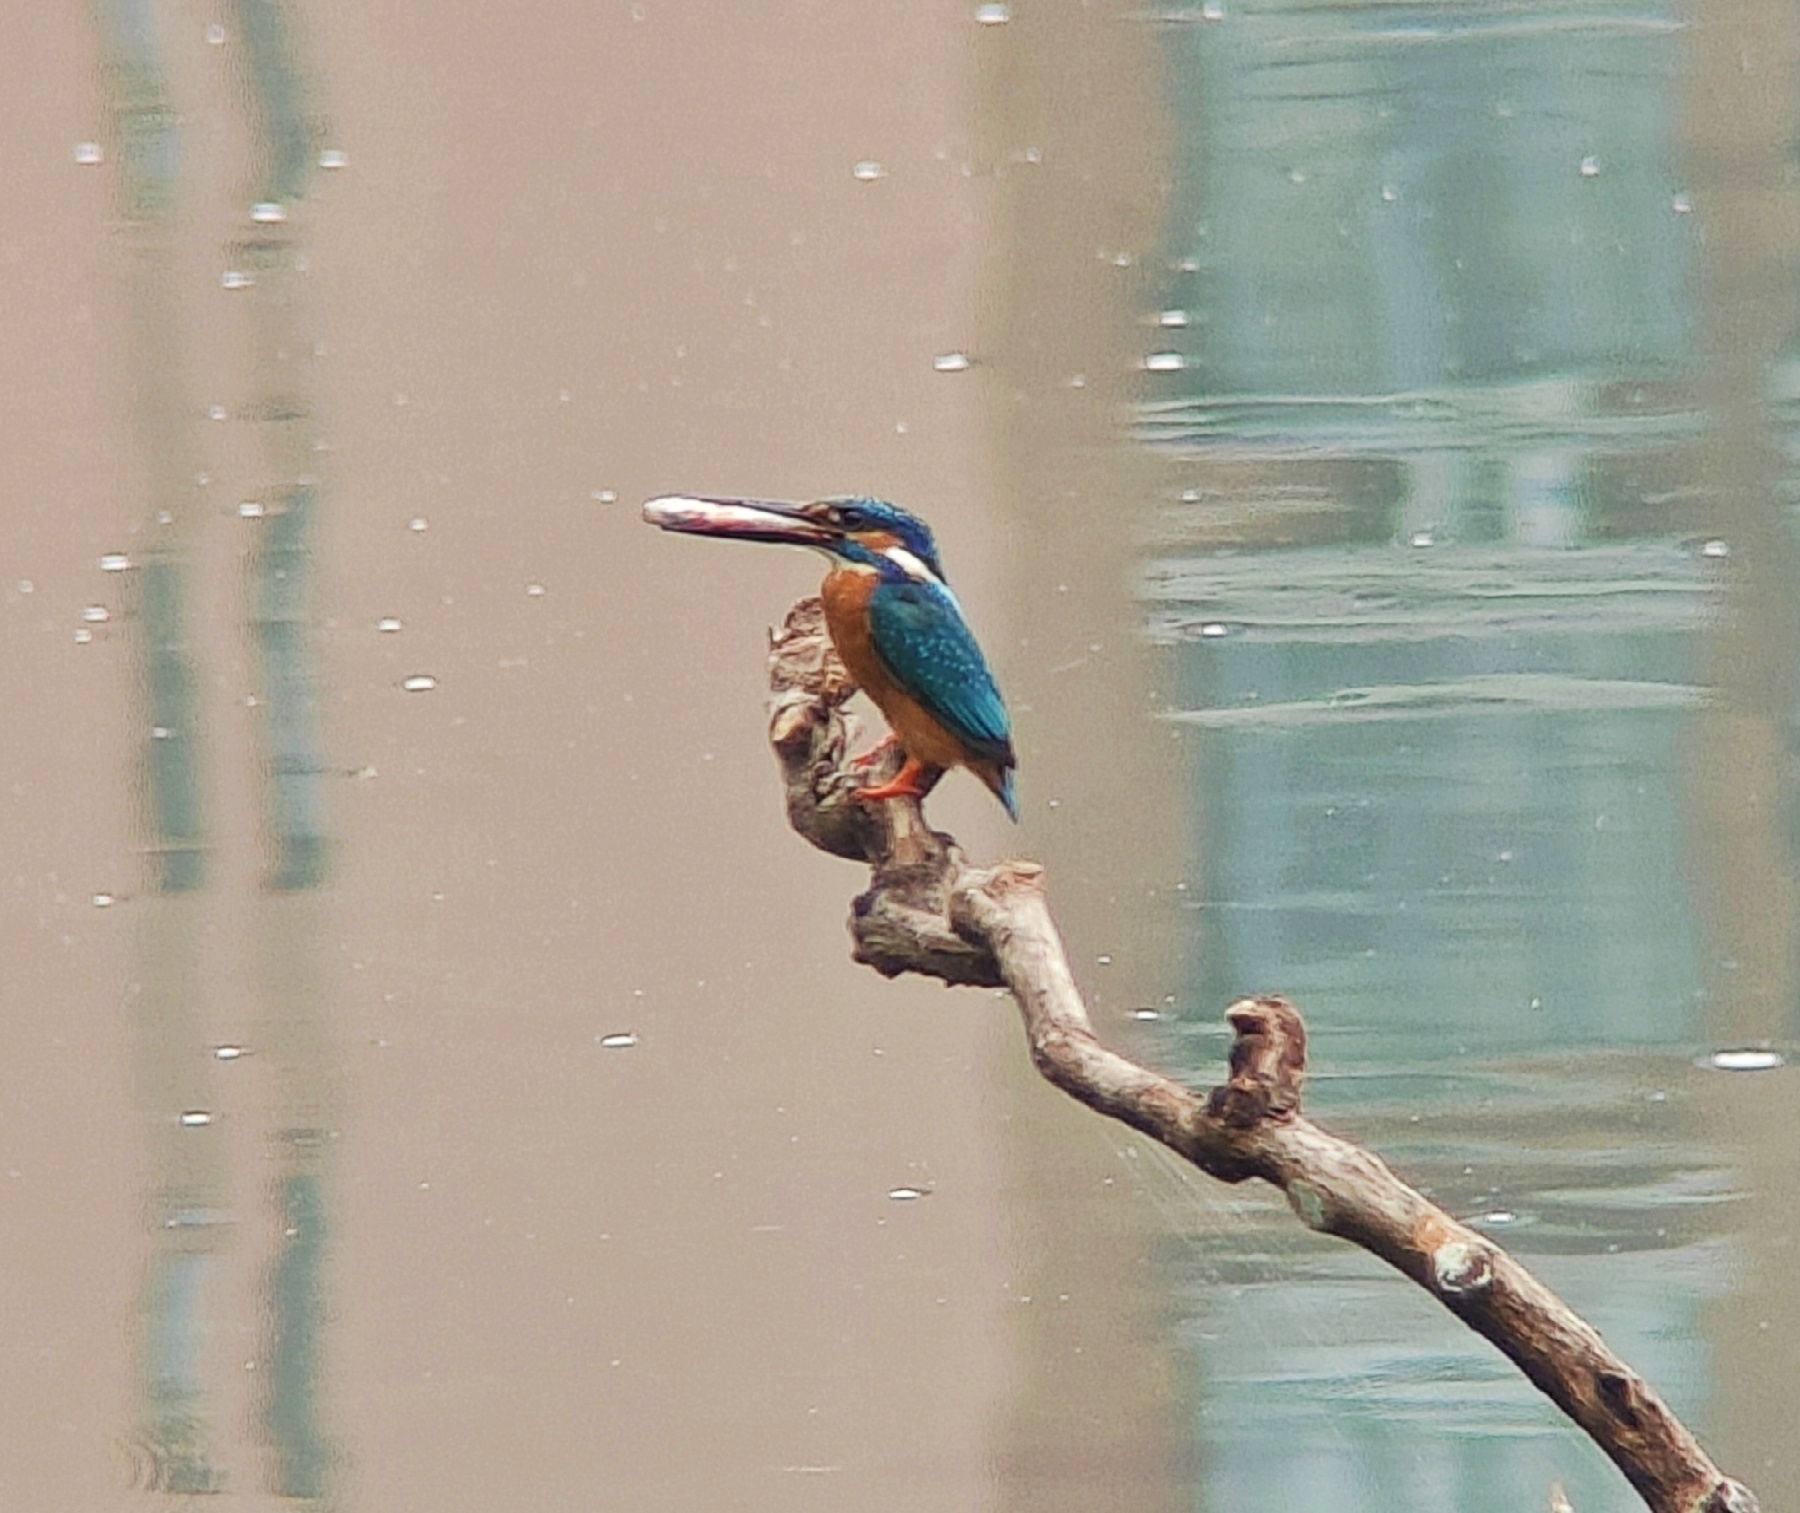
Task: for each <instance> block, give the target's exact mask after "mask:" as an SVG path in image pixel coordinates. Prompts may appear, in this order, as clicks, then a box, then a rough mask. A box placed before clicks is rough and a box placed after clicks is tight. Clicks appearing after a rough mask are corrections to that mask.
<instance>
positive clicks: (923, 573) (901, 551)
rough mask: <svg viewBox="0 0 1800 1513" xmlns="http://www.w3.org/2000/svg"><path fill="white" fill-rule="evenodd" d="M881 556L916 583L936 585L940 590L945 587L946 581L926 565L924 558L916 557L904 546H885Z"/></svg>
mask: <svg viewBox="0 0 1800 1513" xmlns="http://www.w3.org/2000/svg"><path fill="white" fill-rule="evenodd" d="M881 555H882V556H884V557H886V558H887V559H888V561H889V562H891V563H893V564H894V566H895V567H897V568H899V569H900V571H901V572H903V573H905V574H906V576H907V577H909V578H911V579H912V580H913V582H914V583H935V584H937V586H938V587H939V588H942V587H943V586H944V580H943V579H942V578H940V577H938V575H937V574H936V573H934V572H932V570H931V569H930V568H929V567H927V566H926V565H925V561H924V559H923V558H922V557H918V556H915V555H914V554H913V553H912V552H909V551H908V550H907V549H906V548H905V547H903V546H900V545H898V544H895V545H893V546H884V547H883V548H882V549H881Z"/></svg>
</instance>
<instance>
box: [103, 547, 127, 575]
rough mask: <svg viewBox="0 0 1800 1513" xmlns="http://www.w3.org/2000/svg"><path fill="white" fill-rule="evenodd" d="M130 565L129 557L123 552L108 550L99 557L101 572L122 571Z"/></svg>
mask: <svg viewBox="0 0 1800 1513" xmlns="http://www.w3.org/2000/svg"><path fill="white" fill-rule="evenodd" d="M130 566H131V558H129V557H127V556H126V555H125V553H123V552H108V553H107V554H106V555H105V556H104V557H102V558H101V559H100V571H101V572H103V573H122V572H124V571H125V570H126V569H127V568H129V567H130Z"/></svg>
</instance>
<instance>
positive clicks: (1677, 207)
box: [1669, 194, 1694, 215]
mask: <svg viewBox="0 0 1800 1513" xmlns="http://www.w3.org/2000/svg"><path fill="white" fill-rule="evenodd" d="M1669 208H1670V209H1671V210H1673V211H1674V212H1675V213H1676V214H1677V215H1692V214H1693V213H1694V202H1693V201H1692V200H1690V199H1689V198H1688V197H1687V196H1686V195H1685V194H1678V195H1676V196H1675V198H1674V199H1672V200H1670V201H1669Z"/></svg>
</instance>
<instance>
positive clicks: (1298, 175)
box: [1287, 168, 1306, 184]
mask: <svg viewBox="0 0 1800 1513" xmlns="http://www.w3.org/2000/svg"><path fill="white" fill-rule="evenodd" d="M1287 176H1288V183H1290V184H1304V183H1305V182H1306V170H1305V169H1304V168H1290V169H1288V175H1287Z"/></svg>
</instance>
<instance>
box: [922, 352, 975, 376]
mask: <svg viewBox="0 0 1800 1513" xmlns="http://www.w3.org/2000/svg"><path fill="white" fill-rule="evenodd" d="M931 366H932V367H933V368H935V369H936V370H937V371H938V372H940V373H961V372H964V371H966V370H967V369H968V368H969V366H970V362H969V354H968V353H967V352H940V353H939V354H938V355H937V356H936V357H934V358H932V359H931Z"/></svg>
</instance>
